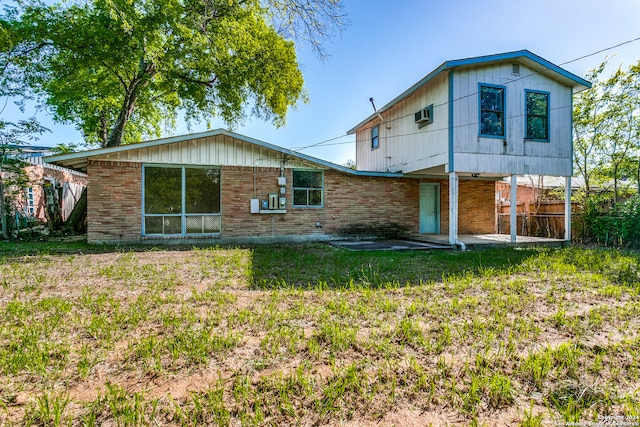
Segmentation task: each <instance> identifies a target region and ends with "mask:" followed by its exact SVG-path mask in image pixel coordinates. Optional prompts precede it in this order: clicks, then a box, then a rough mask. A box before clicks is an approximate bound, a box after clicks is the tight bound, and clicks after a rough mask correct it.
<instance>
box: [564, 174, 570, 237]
mask: <svg viewBox="0 0 640 427" xmlns="http://www.w3.org/2000/svg"><path fill="white" fill-rule="evenodd" d="M564 188H565V190H564V240H566V241H567V242H570V241H571V177H570V176H567V177H565V178H564Z"/></svg>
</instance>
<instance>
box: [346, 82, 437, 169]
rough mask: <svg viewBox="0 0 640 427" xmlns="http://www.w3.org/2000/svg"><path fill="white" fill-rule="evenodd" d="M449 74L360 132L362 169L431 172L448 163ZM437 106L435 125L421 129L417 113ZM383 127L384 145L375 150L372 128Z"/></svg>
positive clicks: (358, 144) (381, 138) (358, 156)
mask: <svg viewBox="0 0 640 427" xmlns="http://www.w3.org/2000/svg"><path fill="white" fill-rule="evenodd" d="M448 87H449V85H448V74H446V73H445V74H443V75H441V76H439V77H437V78H436V79H434V80H432V81H430V82H429V83H428V84H427V85H425V86H424V87H422V88H420V89H418V90H417V91H416V92H414V93H413V94H411V96H409V97H408V98H407V99H405V100H403V101H401V102H399V103H398V104H396V105H394V106H393V107H392V108H390V109H389V110H387V111H384V112H383V113H382V116H383V118H384V122H383V123H381V122H380V119H378V118H376V119H375V120H373V121H371V122H370V123H369V124H368V125H366V126H364V127H362V128H360V129H358V131H357V132H356V161H357V165H358V169H360V170H372V171H387V170H388V171H391V172H396V171H403V172H411V171H415V170H421V169H427V168H432V167H437V166H441V165H442V164H443V162H446V159H447V152H448V122H449V113H448V104H447V100H448V96H449V92H448ZM431 104H433V119H434V120H433V123H431V124H429V125H427V126H424V127H422V128H419V127H418V124H417V123H415V119H414V113H416V112H418V111H420V110H421V109H423V108H425V107H427V106H429V105H431ZM376 125H379V130H380V136H379V141H380V146H379V148H377V149H371V127H372V126H376Z"/></svg>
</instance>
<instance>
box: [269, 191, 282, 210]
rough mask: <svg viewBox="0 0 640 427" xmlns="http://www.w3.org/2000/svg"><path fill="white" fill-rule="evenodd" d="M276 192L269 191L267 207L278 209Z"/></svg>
mask: <svg viewBox="0 0 640 427" xmlns="http://www.w3.org/2000/svg"><path fill="white" fill-rule="evenodd" d="M279 208H280V206H279V203H278V194H277V193H269V209H279Z"/></svg>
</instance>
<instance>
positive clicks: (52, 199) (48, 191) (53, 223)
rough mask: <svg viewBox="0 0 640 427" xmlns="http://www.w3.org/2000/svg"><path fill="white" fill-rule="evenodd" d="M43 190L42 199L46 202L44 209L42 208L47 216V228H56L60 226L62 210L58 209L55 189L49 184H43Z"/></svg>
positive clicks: (58, 202) (58, 203) (58, 204)
mask: <svg viewBox="0 0 640 427" xmlns="http://www.w3.org/2000/svg"><path fill="white" fill-rule="evenodd" d="M42 190H43V191H44V199H45V203H46V209H45V210H44V212H45V216H46V217H47V225H48V226H49V230H51V231H53V230H58V229H60V227H62V212H61V211H60V201H59V200H58V195H57V194H56V190H55V188H54V186H53V185H51V184H44V185H43V186H42Z"/></svg>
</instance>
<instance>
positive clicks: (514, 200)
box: [509, 175, 518, 243]
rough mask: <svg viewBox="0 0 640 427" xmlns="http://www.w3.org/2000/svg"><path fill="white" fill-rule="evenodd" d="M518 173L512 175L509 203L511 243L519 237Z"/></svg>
mask: <svg viewBox="0 0 640 427" xmlns="http://www.w3.org/2000/svg"><path fill="white" fill-rule="evenodd" d="M517 215H518V175H511V201H510V204H509V229H510V230H511V243H515V242H516V239H517V237H516V236H517V231H518V230H517V228H518V216H517Z"/></svg>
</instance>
